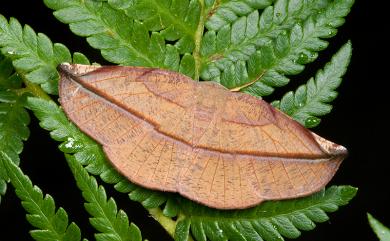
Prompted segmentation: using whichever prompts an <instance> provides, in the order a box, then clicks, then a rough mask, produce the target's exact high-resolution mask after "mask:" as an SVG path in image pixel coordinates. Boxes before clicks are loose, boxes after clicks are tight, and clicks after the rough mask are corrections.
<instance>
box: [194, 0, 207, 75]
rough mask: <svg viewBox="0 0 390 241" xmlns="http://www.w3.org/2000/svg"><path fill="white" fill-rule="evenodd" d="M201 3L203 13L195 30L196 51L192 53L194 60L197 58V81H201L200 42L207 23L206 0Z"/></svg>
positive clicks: (200, 0)
mask: <svg viewBox="0 0 390 241" xmlns="http://www.w3.org/2000/svg"><path fill="white" fill-rule="evenodd" d="M199 4H200V7H201V9H200V12H201V15H200V16H199V23H198V27H197V29H196V32H195V40H194V42H195V49H194V52H193V53H192V56H194V60H195V76H194V79H195V80H196V81H199V74H200V65H201V61H202V59H201V56H200V44H201V41H202V37H203V31H204V23H205V18H206V16H205V6H204V0H199Z"/></svg>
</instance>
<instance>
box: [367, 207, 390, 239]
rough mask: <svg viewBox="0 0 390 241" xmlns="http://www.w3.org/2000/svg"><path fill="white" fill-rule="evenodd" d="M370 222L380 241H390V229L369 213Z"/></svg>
mask: <svg viewBox="0 0 390 241" xmlns="http://www.w3.org/2000/svg"><path fill="white" fill-rule="evenodd" d="M367 218H368V222H369V223H370V226H371V228H372V230H374V232H375V234H376V236H377V237H378V239H379V240H380V241H390V229H389V228H387V227H386V226H384V225H383V224H382V223H381V222H379V221H378V220H376V219H375V218H374V217H373V216H372V215H371V214H369V213H367Z"/></svg>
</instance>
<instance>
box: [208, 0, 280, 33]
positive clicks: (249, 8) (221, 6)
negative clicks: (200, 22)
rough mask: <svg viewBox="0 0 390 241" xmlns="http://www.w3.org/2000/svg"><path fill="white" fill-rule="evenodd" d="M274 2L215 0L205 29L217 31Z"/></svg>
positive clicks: (263, 0)
mask: <svg viewBox="0 0 390 241" xmlns="http://www.w3.org/2000/svg"><path fill="white" fill-rule="evenodd" d="M273 2H274V0H214V4H213V6H212V7H211V8H210V10H209V12H208V14H207V21H206V24H205V27H206V28H207V29H208V30H214V31H217V30H219V29H221V28H222V27H223V26H225V25H228V24H230V23H232V22H234V21H235V20H237V18H239V17H241V16H245V15H247V14H249V13H250V12H253V11H254V10H259V9H264V8H266V7H268V6H270V5H271V4H272V3H273Z"/></svg>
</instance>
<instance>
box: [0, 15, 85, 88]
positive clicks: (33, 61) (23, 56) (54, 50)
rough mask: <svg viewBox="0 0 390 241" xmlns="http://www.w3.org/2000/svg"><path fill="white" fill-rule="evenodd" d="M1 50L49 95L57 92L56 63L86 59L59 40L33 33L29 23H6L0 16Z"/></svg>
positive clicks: (24, 74) (21, 72)
mask: <svg viewBox="0 0 390 241" xmlns="http://www.w3.org/2000/svg"><path fill="white" fill-rule="evenodd" d="M0 49H1V52H2V53H3V54H4V55H5V56H6V57H9V58H10V59H11V60H12V62H13V65H14V67H15V69H16V70H17V71H18V73H19V74H21V75H23V77H24V78H26V79H27V80H29V81H30V82H32V83H35V84H39V85H41V87H42V89H43V90H44V91H46V92H47V93H49V94H57V92H58V88H57V84H58V78H59V75H58V73H57V70H56V68H57V66H58V64H60V63H63V62H80V63H85V64H88V63H89V62H88V60H87V59H86V58H85V56H83V55H82V54H80V53H75V54H74V55H73V59H72V55H71V53H70V52H69V50H68V48H67V47H65V46H64V45H62V44H60V43H55V44H53V43H52V42H51V41H50V39H49V38H48V37H47V36H46V35H44V34H42V33H38V34H36V33H35V31H34V30H33V29H32V28H31V27H30V26H28V25H25V26H24V27H22V25H21V24H20V23H19V22H18V20H16V19H14V18H11V19H10V20H9V22H8V21H7V19H5V18H4V17H3V16H2V15H0ZM76 60H77V61H76Z"/></svg>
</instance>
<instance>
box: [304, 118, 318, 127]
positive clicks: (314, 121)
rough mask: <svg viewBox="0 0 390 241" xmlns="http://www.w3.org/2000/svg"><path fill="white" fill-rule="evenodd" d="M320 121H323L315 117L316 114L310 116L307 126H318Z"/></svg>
mask: <svg viewBox="0 0 390 241" xmlns="http://www.w3.org/2000/svg"><path fill="white" fill-rule="evenodd" d="M320 122H321V119H320V118H318V117H315V116H310V117H309V118H307V119H306V121H305V126H306V127H307V128H313V127H316V126H318V124H320Z"/></svg>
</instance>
